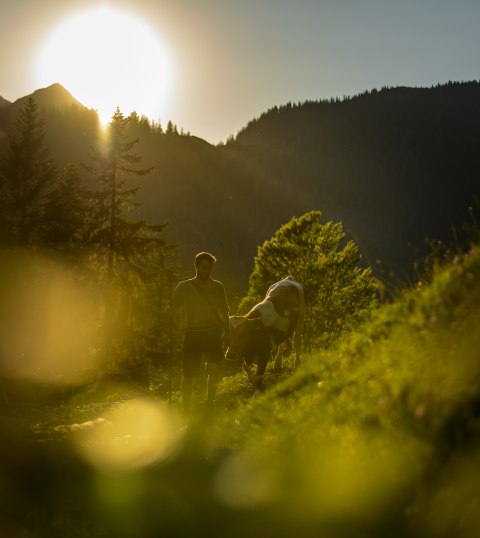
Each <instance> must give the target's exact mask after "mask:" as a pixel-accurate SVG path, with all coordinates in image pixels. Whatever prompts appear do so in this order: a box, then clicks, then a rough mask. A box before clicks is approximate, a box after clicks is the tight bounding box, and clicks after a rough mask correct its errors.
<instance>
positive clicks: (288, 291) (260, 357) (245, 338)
mask: <svg viewBox="0 0 480 538" xmlns="http://www.w3.org/2000/svg"><path fill="white" fill-rule="evenodd" d="M304 316H305V298H304V291H303V286H302V284H300V282H297V281H296V280H294V279H293V278H291V277H287V278H285V279H283V280H280V281H279V282H276V283H275V284H273V285H272V286H270V287H269V288H268V291H267V295H266V297H265V299H264V300H263V301H262V302H261V303H258V304H256V305H255V306H254V307H253V308H252V309H251V310H250V311H249V312H248V313H247V314H245V315H244V316H230V318H229V323H230V345H229V348H228V350H227V354H226V358H227V360H228V361H238V363H239V364H240V365H241V366H242V367H243V369H244V370H245V372H246V373H247V375H248V379H249V381H250V382H251V383H252V385H253V387H254V388H255V389H261V388H262V385H263V374H264V373H265V369H266V367H267V363H268V360H269V358H270V356H271V352H272V351H273V350H274V349H275V348H276V349H277V352H276V356H275V362H274V368H275V369H280V368H281V366H282V355H283V351H284V349H285V346H286V342H287V340H288V339H289V338H290V337H292V336H293V341H294V348H295V367H297V366H298V365H299V364H300V352H301V345H302V327H303V320H304ZM255 361H256V362H257V368H256V371H255V374H254V373H253V371H252V367H253V364H254V362H255Z"/></svg>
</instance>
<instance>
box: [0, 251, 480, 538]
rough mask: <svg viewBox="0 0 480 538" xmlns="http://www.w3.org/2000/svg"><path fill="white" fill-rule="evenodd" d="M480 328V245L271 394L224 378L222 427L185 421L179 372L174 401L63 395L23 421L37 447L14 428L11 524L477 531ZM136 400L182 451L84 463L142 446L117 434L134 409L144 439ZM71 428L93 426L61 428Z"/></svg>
mask: <svg viewBox="0 0 480 538" xmlns="http://www.w3.org/2000/svg"><path fill="white" fill-rule="evenodd" d="M479 328H480V248H479V247H474V248H473V249H472V250H471V251H470V252H469V253H468V254H466V255H464V256H461V257H457V258H455V259H454V260H452V261H451V262H449V263H448V264H446V265H444V266H443V267H437V268H436V269H435V272H434V275H433V277H432V279H431V282H421V283H418V285H417V286H416V287H415V289H410V290H407V291H405V292H403V293H402V294H400V295H399V297H398V299H397V300H396V301H394V302H392V303H391V304H387V305H383V306H382V307H380V308H379V309H378V310H376V311H375V312H374V313H373V315H372V317H371V319H370V320H369V321H368V322H367V323H365V324H364V325H363V326H362V327H361V328H360V329H359V330H357V331H356V332H355V333H353V334H351V335H349V336H348V337H346V338H345V339H344V340H343V341H342V342H341V344H340V345H339V346H338V347H337V348H336V349H334V350H330V351H328V352H319V353H316V354H313V355H311V356H306V357H305V360H304V362H303V364H302V366H301V367H300V368H299V369H298V370H297V371H296V372H294V371H293V364H292V358H291V357H289V358H287V359H286V363H285V368H284V371H283V372H282V374H275V373H274V372H273V371H272V370H267V375H266V385H267V390H266V391H265V392H264V393H263V394H260V395H258V394H256V395H255V397H253V398H252V390H251V388H250V386H249V385H248V383H247V381H246V376H245V375H244V374H241V373H238V374H236V375H232V376H227V377H225V378H224V379H223V381H222V384H221V387H220V390H219V393H218V397H217V412H216V415H215V418H214V419H211V418H209V417H207V416H205V415H204V414H203V413H202V411H201V410H199V411H198V413H197V414H196V415H194V416H193V417H192V418H191V419H190V421H188V422H187V423H185V421H183V420H182V419H180V417H179V413H178V410H179V407H180V401H179V376H178V375H176V377H175V379H174V384H173V389H174V390H173V392H172V397H171V402H170V404H169V403H168V402H167V401H166V400H167V393H166V390H165V386H166V382H165V379H160V378H159V379H158V380H155V381H154V382H152V383H151V384H150V387H140V386H135V387H132V386H128V385H115V386H114V385H111V386H104V387H103V388H102V389H98V390H93V389H90V390H88V391H85V392H80V393H77V394H70V395H68V394H67V395H63V396H62V398H63V400H62V402H63V403H62V404H61V405H54V402H55V400H52V401H51V403H50V404H48V405H45V406H44V407H43V409H41V410H37V412H36V413H33V414H32V415H31V416H30V417H28V418H30V428H31V429H32V428H33V430H34V431H35V436H34V438H35V442H34V443H33V444H31V441H30V440H28V441H25V442H24V444H23V445H22V444H19V443H21V441H19V439H23V437H14V436H10V438H9V437H8V435H7V436H5V439H6V442H5V443H4V445H3V448H2V450H3V452H2V455H3V457H2V459H1V464H2V467H1V470H2V472H3V476H4V477H6V478H4V480H3V482H1V483H0V484H1V485H0V493H1V494H3V495H7V492H11V491H13V492H14V495H13V500H11V501H10V505H9V504H8V503H7V505H6V506H7V507H8V506H13V509H10V510H7V509H6V508H4V512H5V514H4V515H5V521H6V523H5V524H4V527H5V528H10V527H11V528H15V529H16V530H17V531H18V533H20V530H21V531H22V532H24V534H25V535H27V536H30V535H32V536H62V537H67V538H68V537H69V536H95V537H100V536H102V537H103V536H116V537H120V538H121V537H123V536H125V537H127V536H128V537H131V536H138V537H144V536H160V535H162V536H170V535H171V536H222V537H223V536H229V537H231V536H234V537H237V536H238V537H240V536H242V537H243V536H245V535H250V536H262V538H264V537H270V536H271V537H275V538H282V537H290V536H295V535H296V536H302V538H303V537H310V536H312V537H313V536H315V537H317V536H332V537H339V536H354V537H357V536H358V537H364V536H379V537H380V536H382V537H383V536H399V537H400V536H401V537H412V538H413V537H417V536H418V537H419V536H421V537H431V538H434V537H435V538H436V537H450V536H455V537H465V538H474V537H475V538H476V537H477V536H478V535H480V515H479V514H480V496H479V495H478V481H479V478H480V456H479V454H480V450H478V449H479V448H480V360H479V359H480V357H479V354H480V353H479V350H480V330H479ZM203 383H204V380H200V383H199V386H198V388H197V391H196V393H195V402H196V403H197V404H200V402H201V400H202V398H203V391H204V384H203ZM138 399H140V400H142V401H148V402H150V403H151V404H152V405H154V406H155V409H156V410H157V411H158V412H159V413H160V417H161V418H162V417H163V418H162V420H164V423H163V424H164V425H163V430H161V435H163V436H164V437H165V439H162V438H161V436H160V437H159V438H158V439H157V441H158V442H159V443H160V444H161V443H162V442H165V443H166V444H168V443H167V441H168V442H170V441H171V440H172V439H173V440H174V442H173V441H172V445H171V447H170V448H171V449H170V448H169V450H168V451H167V452H164V453H163V452H162V456H158V457H156V459H155V458H153V459H152V462H151V463H149V464H147V463H142V464H139V465H136V466H135V465H134V466H129V465H127V466H126V467H125V466H124V467H122V466H118V465H117V466H115V465H113V464H108V465H106V466H105V464H104V463H98V462H96V460H88V459H86V458H85V452H84V451H83V452H82V450H83V448H84V447H85V446H87V447H89V450H90V452H89V454H91V453H92V447H93V453H95V450H97V449H98V451H99V453H100V452H101V450H102V447H105V446H107V449H108V450H113V448H112V447H114V446H118V444H119V443H120V445H121V444H122V443H123V444H124V445H125V447H127V448H131V447H132V446H133V449H135V439H133V440H132V435H129V433H130V432H129V431H128V429H127V430H125V427H124V426H122V428H123V429H121V430H120V429H116V430H109V428H113V426H111V425H110V424H111V423H113V421H114V418H113V417H116V416H117V415H118V413H121V412H123V411H122V410H127V411H128V413H130V415H132V413H133V416H134V422H133V423H130V426H129V427H130V428H131V430H132V431H133V430H135V432H137V433H136V434H135V435H136V436H137V438H139V439H140V438H144V437H148V435H146V434H145V431H144V430H141V424H140V423H141V422H142V416H141V414H135V409H136V408H134V407H133V408H132V407H129V406H130V404H131V403H132V402H135V401H138ZM199 407H200V406H199ZM132 409H133V410H134V411H132ZM24 411H25V406H22V407H21V408H20V412H19V414H21V415H22V416H23V420H24V422H28V418H27V417H25V413H24ZM157 411H155V412H157ZM149 412H150V411H149ZM128 413H127V414H128ZM152 416H153V415H152ZM99 418H104V419H106V425H105V424H104V423H98V422H95V421H96V420H97V419H99ZM151 422H152V423H151V424H147V430H146V431H147V433H148V432H149V431H150V430H152V429H154V428H153V422H154V421H153V419H152V421H151ZM75 423H77V424H88V423H89V424H90V426H88V427H89V428H90V429H89V430H86V433H81V434H78V432H77V433H75V432H74V431H72V432H71V431H70V429H69V428H65V427H64V428H63V429H62V428H59V427H61V426H68V425H70V426H71V425H72V424H75ZM5 424H6V425H4V427H3V432H4V433H5V432H6V433H8V432H9V431H10V430H9V429H8V428H9V426H8V424H7V423H5ZM102 428H103V429H102ZM139 428H140V429H139ZM97 431H98V432H100V433H101V435H100V434H99V435H97V434H96V433H95V432H97ZM111 431H115V435H113V433H111V437H110V438H109V437H108V435H110V433H109V432H111ZM90 432H93V433H90ZM162 432H163V433H162ZM107 434H108V435H107ZM79 435H80V436H79ZM135 435H134V436H133V438H134V437H135ZM110 445H111V446H110ZM79 447H80V448H82V447H83V448H82V450H81V449H80V448H79ZM147 448H148V449H149V450H151V448H152V447H150V446H147ZM128 454H130V453H128ZM132 454H133V455H132V461H137V460H135V458H138V457H139V456H138V454H137V453H136V452H133V453H132ZM141 457H143V456H141ZM99 461H101V462H103V461H104V460H99ZM122 461H124V460H122ZM139 461H143V460H141V459H140V460H139ZM127 463H130V460H127ZM12 469H14V471H15V472H14V471H12ZM7 470H8V471H7ZM29 474H31V475H33V479H32V480H33V484H35V488H36V489H35V488H34V490H33V491H34V493H33V494H32V493H31V483H32V481H30V482H28V481H27V482H24V480H25V478H24V477H25V476H29ZM22 477H23V478H22ZM27 483H28V484H30V485H29V486H28V487H27V486H26V485H25V484H27ZM29 488H30V489H29ZM29 491H30V493H29ZM35 492H37V493H38V495H37V493H35ZM36 495H37V496H36ZM6 498H8V495H7V497H6ZM21 514H27V515H28V517H27V518H26V519H25V520H24V519H22V515H21ZM8 525H9V526H10V527H8ZM2 529H3V528H2Z"/></svg>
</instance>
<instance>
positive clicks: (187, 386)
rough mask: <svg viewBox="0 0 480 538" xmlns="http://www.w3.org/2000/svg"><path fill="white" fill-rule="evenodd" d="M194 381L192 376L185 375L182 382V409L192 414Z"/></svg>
mask: <svg viewBox="0 0 480 538" xmlns="http://www.w3.org/2000/svg"><path fill="white" fill-rule="evenodd" d="M193 380H194V377H193V376H191V375H184V376H183V380H182V408H183V412H184V413H189V412H190V407H191V404H192V392H193Z"/></svg>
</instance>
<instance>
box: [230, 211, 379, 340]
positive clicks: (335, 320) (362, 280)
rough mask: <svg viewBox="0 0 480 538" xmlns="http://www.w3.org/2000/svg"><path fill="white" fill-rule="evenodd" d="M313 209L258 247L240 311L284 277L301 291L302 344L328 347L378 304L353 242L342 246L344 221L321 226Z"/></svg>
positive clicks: (371, 282)
mask: <svg viewBox="0 0 480 538" xmlns="http://www.w3.org/2000/svg"><path fill="white" fill-rule="evenodd" d="M321 216H322V215H321V213H320V212H319V211H311V212H310V213H306V214H305V215H303V216H302V217H299V218H293V219H292V220H291V221H290V222H288V223H287V224H285V225H283V226H282V227H281V228H280V229H279V230H278V231H277V232H276V233H275V234H274V236H273V237H272V238H271V239H270V240H268V241H265V243H264V244H263V245H262V246H261V247H259V248H258V252H257V256H256V258H255V266H254V270H253V273H252V274H251V276H250V281H249V284H250V287H249V291H248V294H247V297H246V298H245V299H244V300H243V301H242V303H241V305H240V310H242V313H243V310H246V309H249V308H251V307H252V306H253V305H254V304H256V303H258V302H260V301H261V300H262V299H263V298H264V296H265V293H266V291H267V289H268V287H269V286H270V285H271V284H273V283H274V282H277V281H279V280H281V279H283V278H285V277H287V276H292V277H293V278H295V279H296V280H298V281H299V282H301V283H302V284H303V286H304V288H305V299H306V309H307V315H306V322H305V331H304V343H305V345H306V347H307V349H308V348H310V349H312V348H314V347H318V346H321V347H328V346H331V345H332V344H333V343H334V342H336V341H337V339H338V337H339V336H340V335H341V334H342V333H343V332H344V331H348V330H351V329H352V328H353V327H354V326H355V325H356V324H357V323H358V322H359V321H360V320H362V319H363V318H364V317H365V315H366V314H368V312H369V311H370V310H371V309H372V307H373V306H374V305H375V304H376V298H375V297H376V296H375V283H374V279H373V277H372V272H371V270H370V269H369V268H362V267H361V266H360V254H359V251H358V247H357V245H356V244H355V243H354V242H353V241H347V242H345V233H344V232H343V228H342V223H340V222H338V223H334V222H332V221H329V222H326V223H324V224H323V223H322V222H321Z"/></svg>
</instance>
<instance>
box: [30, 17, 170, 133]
mask: <svg viewBox="0 0 480 538" xmlns="http://www.w3.org/2000/svg"><path fill="white" fill-rule="evenodd" d="M37 68H38V83H39V85H40V86H42V87H43V86H48V85H50V84H53V83H55V82H59V83H60V84H62V85H63V86H64V87H65V88H66V89H67V90H68V91H69V92H71V93H72V95H73V96H74V97H75V98H76V99H78V100H79V101H80V102H81V103H82V104H83V105H85V106H87V107H89V108H94V109H96V110H97V111H98V113H99V116H100V119H101V121H102V122H103V123H107V122H108V121H109V120H110V118H111V116H112V114H113V112H114V111H115V108H116V107H117V106H119V107H120V109H121V111H122V112H123V113H124V114H129V113H130V112H132V111H133V110H135V111H136V112H138V113H139V114H145V115H146V116H148V117H150V118H153V119H158V118H159V117H160V116H162V115H163V114H164V110H165V107H166V106H167V100H168V97H169V93H170V90H171V85H172V67H171V64H170V61H169V57H168V54H167V51H166V49H165V47H164V46H163V44H162V43H161V41H160V40H159V38H158V37H157V36H156V35H155V33H154V32H153V31H152V30H151V29H150V28H149V27H148V26H147V24H145V23H144V22H142V21H141V20H139V19H137V18H135V17H134V16H132V15H130V14H128V13H126V12H122V11H118V10H113V9H111V8H108V7H101V8H97V9H94V10H89V11H84V12H82V13H79V14H77V15H75V16H73V17H71V18H69V19H67V20H65V21H64V22H63V23H62V24H61V25H60V26H58V27H57V28H56V29H55V30H54V31H53V33H52V34H51V35H50V36H49V38H48V40H47V42H46V44H45V46H44V47H43V49H42V50H41V52H40V55H39V59H38V62H37Z"/></svg>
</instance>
